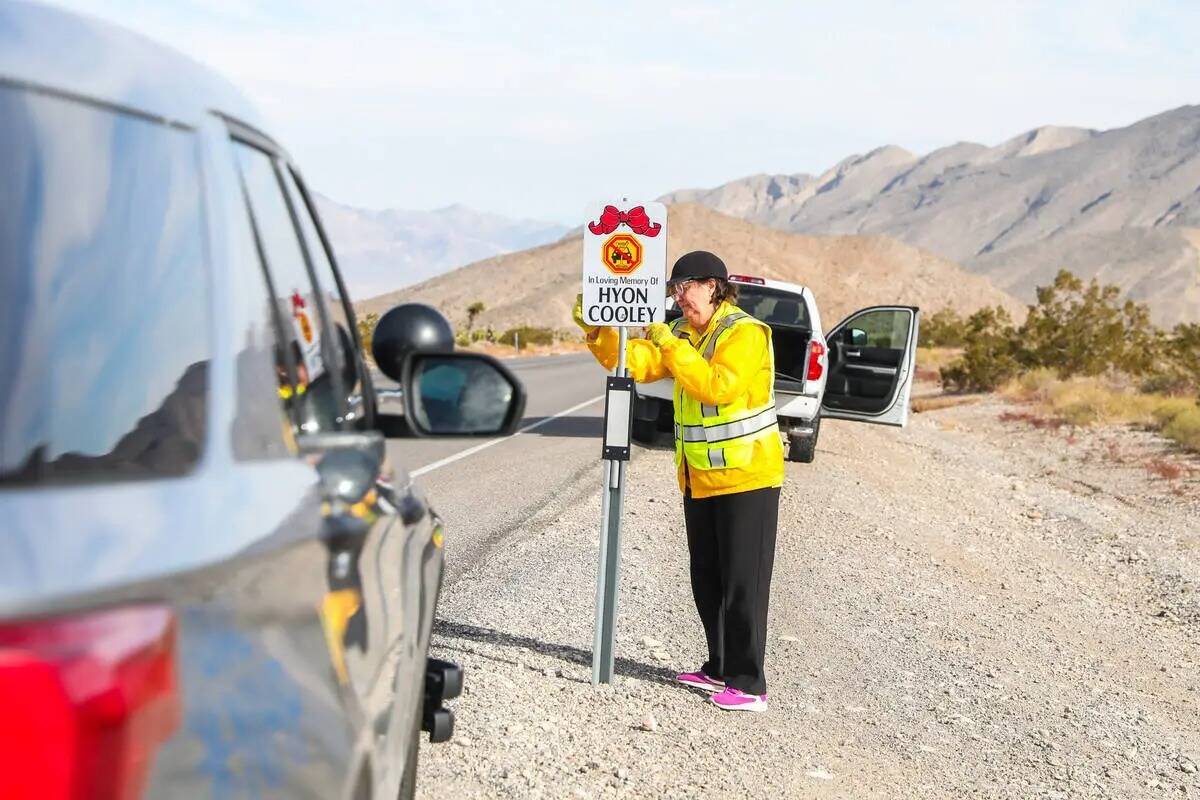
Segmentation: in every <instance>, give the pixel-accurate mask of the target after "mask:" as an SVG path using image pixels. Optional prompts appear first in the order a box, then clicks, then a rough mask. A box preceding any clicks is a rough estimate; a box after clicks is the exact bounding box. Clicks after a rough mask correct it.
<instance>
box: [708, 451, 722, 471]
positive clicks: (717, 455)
mask: <svg viewBox="0 0 1200 800" xmlns="http://www.w3.org/2000/svg"><path fill="white" fill-rule="evenodd" d="M708 465H709V466H710V467H717V468H720V467H724V466H725V451H724V450H722V449H720V448H719V447H718V448H713V449H712V450H709V451H708Z"/></svg>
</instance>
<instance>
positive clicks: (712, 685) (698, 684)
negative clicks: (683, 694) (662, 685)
mask: <svg viewBox="0 0 1200 800" xmlns="http://www.w3.org/2000/svg"><path fill="white" fill-rule="evenodd" d="M675 680H676V681H677V682H678V683H682V684H683V685H684V686H691V687H693V688H695V689H700V690H702V691H705V692H719V691H721V690H722V689H724V688H725V681H719V680H717V679H716V678H710V677H708V676H707V675H705V674H704V670H702V669H698V670H696V671H695V672H681V673H679V674H678V675H676V676H675Z"/></svg>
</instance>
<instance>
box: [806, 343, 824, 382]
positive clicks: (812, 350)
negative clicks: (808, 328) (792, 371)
mask: <svg viewBox="0 0 1200 800" xmlns="http://www.w3.org/2000/svg"><path fill="white" fill-rule="evenodd" d="M823 355H825V345H823V344H821V343H820V342H818V341H817V340H816V339H813V341H812V343H811V344H810V345H809V348H808V379H809V380H810V381H815V380H817V379H819V378H820V377H821V373H823V372H824V371H825V368H824V367H822V366H821V356H823Z"/></svg>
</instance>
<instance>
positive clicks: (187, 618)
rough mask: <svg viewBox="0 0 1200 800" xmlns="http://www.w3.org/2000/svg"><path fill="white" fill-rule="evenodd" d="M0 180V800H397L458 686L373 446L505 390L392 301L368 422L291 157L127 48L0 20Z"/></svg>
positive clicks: (357, 348)
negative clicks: (383, 397) (385, 403)
mask: <svg viewBox="0 0 1200 800" xmlns="http://www.w3.org/2000/svg"><path fill="white" fill-rule="evenodd" d="M0 176H3V177H2V179H0V270H2V271H0V520H2V521H0V741H2V742H3V743H4V746H3V748H0V797H4V798H22V797H38V798H68V797H70V798H74V797H97V798H110V797H111V798H116V797H121V798H127V797H136V796H140V795H143V794H144V795H148V796H177V797H188V798H199V797H218V798H229V797H255V798H259V797H301V796H311V797H322V798H329V797H347V798H349V797H354V798H358V797H386V798H394V797H396V796H398V795H399V796H410V795H411V794H412V792H413V784H414V781H415V774H416V773H415V770H416V756H417V747H418V741H419V738H420V734H419V731H420V729H421V728H424V729H426V730H428V731H429V732H430V736H431V738H432V739H433V740H441V739H445V738H447V737H448V736H449V735H450V732H451V727H452V722H453V718H452V717H451V716H450V714H449V712H448V711H447V710H446V709H445V708H444V707H443V706H442V701H443V700H444V699H446V698H448V697H452V696H453V695H454V694H456V693H457V692H458V691H459V689H460V688H461V672H460V671H459V670H458V669H457V667H455V666H454V665H453V664H448V663H443V662H432V661H430V660H429V658H428V646H429V634H430V627H431V624H432V620H433V615H434V609H435V606H436V603H437V596H438V591H439V588H440V583H441V577H442V560H443V550H442V537H443V531H442V526H441V524H440V522H439V520H438V518H437V516H436V515H435V514H434V513H433V512H432V511H431V510H430V508H429V506H428V504H427V503H426V502H425V500H424V498H423V497H422V495H421V493H420V491H419V490H418V489H417V487H415V486H414V485H412V483H411V481H410V480H409V479H408V476H407V475H405V474H397V473H395V472H392V471H391V469H390V467H389V466H388V464H387V459H386V457H385V438H386V437H395V436H406V435H496V434H500V433H505V432H509V431H511V430H512V429H513V428H514V426H515V424H516V422H517V420H518V418H519V417H520V414H521V412H522V409H523V405H524V392H523V390H522V388H521V386H520V384H519V383H518V382H517V381H516V379H515V378H513V377H512V375H511V374H510V373H509V372H508V371H507V370H505V369H504V368H503V367H501V366H500V365H499V364H498V363H497V362H495V361H493V360H491V359H488V358H486V357H483V356H479V355H472V354H463V353H454V352H450V350H451V349H452V346H451V347H447V346H446V342H445V335H446V334H447V333H448V326H447V325H446V323H445V320H444V319H441V318H440V317H436V316H434V317H432V318H431V315H433V314H435V313H436V312H432V310H431V309H428V308H427V307H400V308H399V309H394V310H393V311H392V312H389V314H387V315H385V317H384V319H383V320H382V321H381V323H380V325H379V327H378V328H377V329H376V330H375V332H374V345H373V350H374V353H375V354H376V356H377V358H376V361H377V365H378V367H379V369H380V370H381V371H382V372H383V373H384V374H386V375H387V376H389V377H390V378H392V379H394V380H395V381H397V382H398V383H399V384H400V387H401V391H402V393H403V402H404V413H403V414H399V413H398V414H384V413H381V412H380V411H379V409H378V408H377V399H376V393H375V391H374V389H373V388H372V379H371V373H370V372H369V371H368V366H367V361H366V359H365V358H364V355H363V353H362V351H361V344H360V341H359V334H358V328H357V325H356V323H355V319H354V312H353V310H352V307H351V305H350V302H349V300H350V298H348V297H347V295H346V291H345V287H344V285H343V283H342V280H341V278H340V277H339V274H338V269H337V265H336V260H335V258H334V253H333V251H332V249H331V248H330V246H329V242H328V240H327V239H326V237H325V234H324V233H323V231H322V228H321V224H320V220H319V219H318V217H317V214H316V211H315V208H314V206H313V202H312V198H311V196H310V194H309V191H308V190H307V188H306V187H305V183H304V181H303V179H302V178H301V176H300V173H299V171H298V170H297V168H296V166H295V164H294V163H292V161H291V160H290V159H289V158H288V156H287V153H286V152H285V151H284V150H283V149H282V148H281V147H280V146H279V145H278V144H277V143H276V142H275V141H274V140H273V139H272V138H271V137H270V136H269V135H268V133H266V132H265V131H264V129H263V126H262V124H261V123H260V122H259V121H258V120H257V117H256V116H255V114H254V112H253V111H252V110H251V109H250V108H249V107H248V106H247V104H246V103H245V102H244V100H243V99H242V98H241V96H240V95H239V94H238V93H237V92H236V91H235V90H233V89H232V88H231V87H229V86H228V85H226V84H225V83H223V82H222V81H221V80H220V79H219V78H217V77H215V76H213V75H212V74H211V73H209V72H207V71H205V70H204V69H202V68H200V67H199V66H197V65H196V64H194V63H193V62H191V61H189V60H187V59H185V58H183V57H182V56H180V55H178V54H176V53H173V52H171V51H168V50H165V49H163V48H161V47H159V46H157V45H155V44H153V43H151V42H148V41H146V40H145V39H143V38H141V37H139V36H136V35H134V34H131V33H129V32H127V31H124V30H121V29H118V28H113V27H111V26H107V25H102V24H99V23H96V22H93V21H91V20H88V19H86V18H81V17H77V16H73V15H69V14H66V13H63V12H60V11H56V10H52V9H47V8H42V7H38V6H30V5H25V4H20V3H4V4H0ZM413 331H416V333H417V334H418V335H417V336H416V337H415V339H416V341H414V337H412V336H410V335H409V334H411V333H412V332H413ZM430 331H432V332H433V334H434V335H433V336H432V337H431V338H429V339H428V341H425V342H424V343H422V342H421V341H420V338H421V336H422V335H425V334H428V332H430ZM406 337H407V338H406ZM421 344H425V345H432V347H429V346H426V347H420V346H419V345H421Z"/></svg>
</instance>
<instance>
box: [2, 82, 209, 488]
mask: <svg viewBox="0 0 1200 800" xmlns="http://www.w3.org/2000/svg"><path fill="white" fill-rule="evenodd" d="M0 175H3V176H4V177H3V179H0V483H13V482H24V483H28V482H69V481H79V480H111V479H114V478H144V477H157V476H167V475H180V474H182V473H185V472H187V471H188V470H190V469H191V468H192V467H193V466H194V465H195V464H196V463H197V461H198V460H199V458H200V456H201V454H202V452H203V445H204V438H205V433H206V422H207V415H208V407H207V401H208V363H209V359H210V357H211V352H212V350H211V322H210V319H209V296H210V295H209V285H208V275H207V269H206V265H205V261H204V233H203V231H204V218H203V210H202V209H203V206H202V188H201V181H200V179H199V174H198V162H197V147H196V142H195V138H194V134H193V133H192V132H190V131H188V130H185V129H182V128H179V127H170V126H167V125H164V124H161V123H159V122H156V121H151V120H148V119H145V118H143V117H140V116H136V115H133V114H128V113H123V112H118V111H115V110H111V109H108V108H105V107H101V106H98V105H92V104H87V103H82V102H78V101H73V100H66V99H63V98H59V97H55V96H49V95H45V94H40V93H37V92H33V91H29V90H22V89H17V88H13V87H0Z"/></svg>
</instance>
